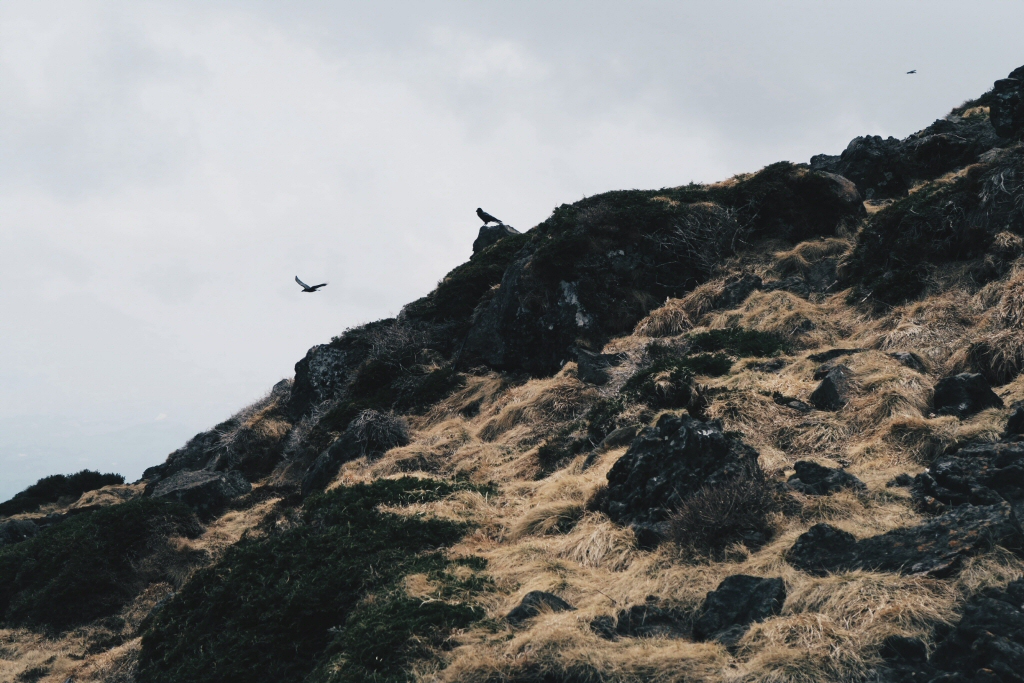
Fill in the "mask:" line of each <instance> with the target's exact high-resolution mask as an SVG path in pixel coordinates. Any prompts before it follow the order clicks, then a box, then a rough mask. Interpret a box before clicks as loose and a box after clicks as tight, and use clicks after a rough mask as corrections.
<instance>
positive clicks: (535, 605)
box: [505, 591, 576, 625]
mask: <svg viewBox="0 0 1024 683" xmlns="http://www.w3.org/2000/svg"><path fill="white" fill-rule="evenodd" d="M575 609H576V608H575V607H573V606H572V605H570V604H569V603H567V602H566V601H565V600H563V599H562V598H560V597H558V596H557V595H555V594H554V593H548V592H545V591H530V592H529V593H527V594H526V595H525V596H524V597H523V599H522V601H521V602H520V603H519V604H518V605H517V606H516V607H515V608H513V609H512V611H511V612H509V613H508V615H507V616H506V617H505V619H506V620H507V621H508V622H509V623H510V624H513V625H519V624H521V623H523V622H524V621H526V620H527V619H532V618H533V617H535V616H537V615H538V614H540V613H541V612H543V611H545V610H549V611H551V612H567V611H570V610H575Z"/></svg>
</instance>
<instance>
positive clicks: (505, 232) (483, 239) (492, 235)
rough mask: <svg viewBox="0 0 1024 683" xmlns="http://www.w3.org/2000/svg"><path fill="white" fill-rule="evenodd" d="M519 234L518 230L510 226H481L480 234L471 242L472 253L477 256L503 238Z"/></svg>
mask: <svg viewBox="0 0 1024 683" xmlns="http://www.w3.org/2000/svg"><path fill="white" fill-rule="evenodd" d="M518 234H520V233H519V231H518V230H516V229H515V228H513V227H512V226H510V225H502V224H500V223H499V224H498V225H481V226H480V234H478V235H477V236H476V239H475V240H473V253H474V254H478V253H480V252H481V251H483V250H484V249H486V248H487V247H489V246H491V245H492V244H494V243H495V242H497V241H498V240H500V239H501V238H503V237H508V236H509V235H518Z"/></svg>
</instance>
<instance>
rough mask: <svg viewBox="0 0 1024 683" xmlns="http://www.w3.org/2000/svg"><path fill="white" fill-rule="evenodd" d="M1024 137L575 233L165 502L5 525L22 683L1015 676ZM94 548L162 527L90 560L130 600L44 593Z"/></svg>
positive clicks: (308, 387) (416, 309) (757, 186)
mask: <svg viewBox="0 0 1024 683" xmlns="http://www.w3.org/2000/svg"><path fill="white" fill-rule="evenodd" d="M1022 133H1024V71H1022V70H1017V71H1015V72H1013V74H1011V77H1010V78H1009V79H1003V80H1001V81H998V82H997V83H996V85H995V87H994V88H993V90H992V91H991V92H989V93H986V94H985V95H983V96H982V97H981V98H979V99H978V100H977V101H974V102H970V103H965V104H964V105H962V106H961V107H958V108H957V109H954V110H953V111H952V112H951V113H950V114H949V115H948V116H947V117H945V118H944V119H940V120H939V121H937V122H935V123H934V124H932V125H931V126H929V127H928V128H926V129H924V130H923V131H921V132H920V133H917V134H915V135H912V136H910V137H908V138H907V139H906V140H903V141H896V140H893V139H890V140H882V139H881V138H858V139H856V140H854V141H853V142H851V144H850V146H849V147H848V148H847V150H846V151H845V152H844V153H843V154H842V155H841V156H839V157H827V156H819V157H815V158H814V159H812V162H811V164H810V165H800V164H791V163H788V162H781V163H778V164H773V165H771V166H768V167H766V168H765V169H762V170H761V171H759V172H757V173H754V174H748V175H741V176H737V177H735V178H732V179H729V180H727V181H724V182H721V183H717V184H714V185H706V186H704V185H688V186H682V187H678V188H665V189H662V190H657V191H640V190H630V191H620V192H612V193H607V194H604V195H599V196H596V197H591V198H588V199H586V200H583V201H581V202H577V203H576V204H573V205H563V206H561V207H558V208H557V209H556V210H555V211H554V213H553V214H552V216H551V217H550V218H549V219H548V220H546V221H545V222H543V223H541V224H540V225H538V226H537V227H535V228H534V229H532V230H530V231H528V232H526V233H523V234H510V235H508V236H506V237H503V238H502V239H500V240H498V241H497V242H495V243H493V244H491V245H489V246H486V247H485V248H483V249H481V250H480V251H479V252H478V253H475V254H474V256H473V257H472V258H471V259H470V261H469V262H467V263H466V264H463V265H462V266H459V267H458V268H456V269H455V270H453V271H452V272H451V273H449V274H448V275H447V276H446V277H445V278H444V279H442V280H441V282H439V284H438V287H437V288H436V289H435V290H434V291H433V292H431V293H430V294H429V295H427V296H426V297H424V298H422V299H420V300H418V301H415V302H413V303H411V304H409V305H408V306H406V307H405V309H403V311H402V313H401V314H400V315H399V316H398V317H397V318H395V319H389V320H382V321H377V322H374V323H370V324H368V325H364V326H362V327H359V328H354V329H351V330H347V331H345V332H344V333H343V334H341V335H340V336H339V337H336V338H335V339H333V340H332V341H330V342H329V343H326V344H322V345H319V346H316V347H313V348H312V349H310V350H309V352H308V353H307V354H306V356H305V357H304V358H303V359H302V360H300V361H299V363H298V364H297V365H296V372H295V377H294V379H293V380H285V381H282V382H281V383H279V384H278V385H276V386H275V387H274V388H273V389H272V390H271V391H270V392H269V393H268V395H267V396H266V397H264V398H263V399H261V400H260V401H258V402H257V403H255V404H253V405H252V406H250V407H248V408H246V409H245V410H243V411H241V412H240V413H238V414H237V415H235V416H233V417H232V418H230V419H229V420H226V421H225V422H223V423H221V424H219V425H217V426H216V427H215V428H214V429H212V430H210V431H209V432H204V433H202V434H199V435H197V436H196V437H194V438H193V439H192V440H190V441H189V442H188V443H187V444H185V445H184V446H183V447H182V448H181V449H179V450H178V451H175V452H174V453H172V454H171V455H170V456H169V457H168V459H167V460H166V461H165V462H164V463H162V464H159V465H155V466H154V467H152V468H150V469H149V470H147V471H146V473H145V475H144V477H143V481H142V482H139V483H138V484H136V485H132V486H128V485H113V486H107V487H104V488H101V489H98V490H96V491H91V492H87V493H85V494H83V496H82V498H81V499H79V500H76V501H71V500H64V501H63V502H62V501H56V502H50V503H47V504H46V505H43V506H42V507H40V508H39V510H37V511H33V512H23V513H19V514H17V515H14V516H12V517H11V518H9V519H8V520H7V521H0V538H5V539H6V538H8V537H7V536H4V535H3V534H4V531H3V530H4V529H5V528H7V527H4V526H2V525H18V526H17V527H16V526H9V528H10V529H11V533H10V534H8V536H9V538H10V540H5V541H4V542H5V543H6V545H3V546H0V585H3V586H4V588H3V590H0V619H2V622H3V625H4V627H5V628H6V630H2V631H0V636H2V638H3V645H2V649H0V678H2V679H4V680H19V681H22V680H23V681H36V680H44V681H49V680H54V681H64V680H65V679H67V678H68V677H71V678H72V679H73V680H75V681H90V680H97V681H98V680H107V681H151V680H152V681H178V680H189V681H195V680H209V681H234V680H246V681H263V680H266V681H356V680H358V681H364V680H374V681H405V680H411V679H413V678H415V679H430V680H444V681H460V682H461V681H481V682H483V681H496V680H516V681H520V680H521V681H559V680H565V681H584V680H586V681H590V680H623V681H625V680H637V679H645V680H656V681H662V680H663V681H766V682H767V681H858V680H863V681H869V680H872V681H874V680H892V681H903V680H908V681H909V680H914V681H929V680H994V681H1011V680H1019V678H1014V676H1019V674H1018V673H1016V671H1019V669H1014V668H1013V666H1012V663H1013V661H1015V660H1013V659H1012V658H1013V657H1014V656H1016V655H1013V654H1012V653H1014V652H1017V650H1016V649H1015V648H1021V647H1024V643H1020V642H1017V640H1015V638H1018V637H1019V636H1017V635H1014V633H1013V632H1012V629H1010V628H1009V627H1007V629H1008V630H1005V629H1004V630H1005V632H1004V631H1001V630H1000V629H1001V628H1002V627H1003V625H1006V624H1010V623H1011V622H1012V621H1013V619H1017V618H1020V619H1024V615H1019V614H1018V616H1006V615H1007V614H1009V613H1008V612H1006V610H1011V611H1012V609H1015V608H1012V607H1006V608H1003V607H999V606H998V605H1002V604H1005V605H1012V603H1013V598H1012V596H1013V595H1016V593H1015V592H1014V591H1017V590H1018V588H1019V584H1015V583H1012V582H1014V581H1015V580H1017V579H1020V578H1021V577H1024V559H1022V556H1021V554H1020V553H1021V549H1022V547H1024V532H1022V530H1021V527H1020V523H1019V522H1018V517H1017V509H1018V508H1019V506H1020V505H1021V504H1024V485H1022V484H1021V483H1020V482H1024V479H1020V478H1019V474H1018V472H1019V471H1021V470H1020V465H1024V442H1022V440H1021V437H1020V434H1021V433H1022V432H1024V424H1020V423H1024V408H1019V407H1017V404H1018V403H1019V402H1022V401H1024V377H1022V375H1021V370H1022V369H1024V330H1022V324H1024V146H1022V143H1021V142H1020V138H1021V135H1022ZM136 498H139V499H141V500H135V499H136ZM124 501H129V502H124ZM129 506H136V508H131V507H129ZM1020 509H1021V510H1024V508H1020ZM113 511H126V512H127V511H130V512H132V515H131V516H130V517H131V525H130V526H129V525H128V522H126V521H125V519H126V518H127V516H126V515H124V514H113ZM169 520H170V521H169ZM26 525H29V526H26ZM89 525H100V527H99V528H101V529H102V530H103V533H105V534H107V536H109V537H110V538H121V537H124V538H125V539H127V538H128V534H127V533H125V532H124V531H123V530H124V529H129V528H131V529H135V530H137V531H135V532H133V533H134V535H133V536H132V538H133V539H135V540H133V541H132V543H128V541H127V540H126V541H125V542H124V543H122V544H120V545H118V544H117V543H113V544H111V543H107V544H105V545H102V547H99V546H96V547H90V546H89V545H88V544H84V541H81V542H82V543H83V545H82V546H81V548H82V550H81V551H79V552H80V553H81V554H83V556H88V553H90V552H92V553H98V554H101V555H102V557H100V556H99V555H97V556H96V560H97V561H96V565H97V566H98V567H100V569H99V570H98V571H102V567H103V566H107V565H109V566H112V567H113V566H116V567H117V568H118V569H117V571H118V572H119V573H118V574H117V576H116V577H114V578H116V581H114V580H111V581H108V583H109V584H110V587H109V588H103V586H104V585H106V584H104V582H103V580H107V579H111V577H109V576H105V577H101V578H103V580H97V581H92V582H91V583H89V585H85V586H83V585H80V582H79V583H76V582H75V581H73V580H66V579H65V580H62V581H57V580H53V581H50V580H48V579H47V578H46V576H45V574H39V573H38V569H37V568H38V567H39V566H40V563H41V562H45V561H46V559H45V558H49V557H54V553H55V548H56V547H57V546H58V545H59V546H60V547H62V548H66V547H68V546H67V544H68V543H69V541H68V539H69V538H71V539H78V538H80V536H81V535H80V534H79V535H76V534H75V533H74V532H75V530H76V529H79V528H86V527H88V526H89ZM15 529H21V530H25V529H28V530H29V531H24V533H21V532H19V533H21V536H17V537H15V535H14V530H15ZM23 536H24V537H27V538H26V540H21V539H22V537H23ZM75 542H80V541H78V540H76V541H75ZM75 547H78V546H75ZM41 558H42V559H41ZM101 560H102V562H101ZM103 563H107V564H106V565H105V564H103ZM33 573H37V574H38V577H37V578H38V581H36V583H37V584H39V585H36V584H32V588H31V590H29V589H22V588H20V587H19V586H21V584H19V583H17V582H15V581H14V577H25V576H28V575H35V574H33ZM737 576H740V577H741V578H736V577H737ZM730 577H733V578H730ZM742 577H746V578H742ZM19 580H22V579H19ZM716 589H717V590H716ZM712 591H715V593H714V595H712V596H709V592H712ZM986 591H987V592H986ZM83 593H85V594H88V595H89V596H90V598H92V599H91V600H90V603H89V604H90V605H93V607H91V608H90V609H91V610H92V611H89V612H87V613H86V612H81V613H78V612H75V611H74V610H71V611H70V612H66V611H65V612H59V611H55V610H54V606H55V605H64V604H75V602H74V599H77V598H79V597H81V594H83ZM111 596H113V597H111ZM1006 596H1011V597H1006ZM108 597H109V598H110V599H106V598H108ZM115 598H116V599H115ZM95 605H99V607H95ZM517 605H519V606H520V607H517ZM993 605H996V606H995V607H993ZM514 608H515V609H514ZM986 610H988V611H986ZM999 610H1003V611H999ZM51 614H59V615H60V616H59V618H57V617H51V616H49V615H51ZM964 614H966V615H967V616H966V617H965V616H963V615H964ZM979 615H980V616H979ZM991 615H996V616H991ZM999 615H1003V616H999ZM971 619H975V620H980V621H979V622H978V623H984V624H987V626H985V628H983V629H982V631H979V630H978V629H977V628H975V627H974V626H971V624H973V623H975V622H972V621H971ZM986 619H988V620H989V621H985V620H986ZM1000 619H1002V621H1000ZM1013 623H1015V622H1013ZM972 629H973V630H972ZM986 629H987V630H986ZM979 632H983V633H984V634H987V635H980V636H979V635H978V633H979ZM927 653H932V654H931V656H930V657H929V656H926V654H927ZM971 653H973V654H971ZM1007 653H1010V654H1007ZM1000 667H1002V668H1000ZM986 668H987V670H986ZM948 675H961V676H966V678H961V679H956V678H941V677H942V676H948ZM984 676H989V677H988V678H984ZM972 677H973V678H972Z"/></svg>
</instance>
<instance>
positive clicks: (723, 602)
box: [693, 574, 786, 647]
mask: <svg viewBox="0 0 1024 683" xmlns="http://www.w3.org/2000/svg"><path fill="white" fill-rule="evenodd" d="M785 602H786V584H785V583H783V581H782V579H763V578H761V577H758V576H748V575H746V574H734V575H733V576H729V577H727V578H726V579H725V580H724V581H722V583H720V584H719V585H718V588H716V589H715V590H713V591H711V592H710V593H708V595H707V598H705V600H704V604H703V605H702V606H701V614H700V617H699V618H698V619H697V622H696V623H695V624H694V625H693V638H694V640H698V641H702V640H717V641H719V642H720V643H722V644H724V645H726V646H728V647H731V646H734V645H736V643H738V642H739V640H740V638H742V637H743V634H744V633H746V632H747V629H748V628H750V625H751V624H752V623H755V622H758V621H764V620H765V619H767V618H768V617H770V616H773V615H776V614H778V613H779V612H781V611H782V605H783V603H785Z"/></svg>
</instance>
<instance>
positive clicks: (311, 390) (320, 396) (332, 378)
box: [288, 344, 366, 419]
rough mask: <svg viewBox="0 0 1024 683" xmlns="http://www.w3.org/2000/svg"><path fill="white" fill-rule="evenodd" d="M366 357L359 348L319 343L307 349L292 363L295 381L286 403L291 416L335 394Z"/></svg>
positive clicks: (342, 388) (343, 386)
mask: <svg viewBox="0 0 1024 683" xmlns="http://www.w3.org/2000/svg"><path fill="white" fill-rule="evenodd" d="M365 358H366V353H365V350H363V349H358V348H348V349H341V348H337V347H336V346H335V345H333V344H319V345H317V346H314V347H313V348H311V349H309V351H307V352H306V355H305V357H303V358H302V360H300V361H299V362H298V363H296V364H295V383H294V384H293V385H292V394H291V400H290V402H289V406H288V408H289V412H290V414H291V416H292V417H293V418H295V419H297V418H299V417H301V416H303V415H305V414H306V413H307V412H309V409H310V408H311V407H312V406H313V405H315V404H317V403H321V402H323V401H327V400H331V399H334V398H336V397H338V396H339V395H340V394H341V392H342V391H343V390H344V389H345V387H346V386H347V385H348V383H349V381H350V380H351V378H352V375H353V373H354V372H355V370H356V367H357V366H358V365H359V363H361V362H362V361H363V360H364V359H365Z"/></svg>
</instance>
